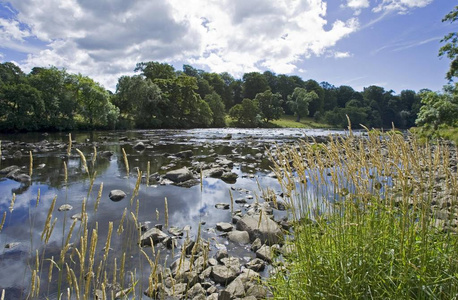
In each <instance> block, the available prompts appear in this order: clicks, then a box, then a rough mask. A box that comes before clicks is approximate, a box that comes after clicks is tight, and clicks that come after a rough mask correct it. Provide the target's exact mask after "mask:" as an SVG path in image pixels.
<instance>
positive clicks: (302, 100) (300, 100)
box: [288, 88, 318, 122]
mask: <svg viewBox="0 0 458 300" xmlns="http://www.w3.org/2000/svg"><path fill="white" fill-rule="evenodd" d="M316 98H318V95H317V94H316V93H315V92H313V91H312V92H307V90H305V89H303V88H295V89H294V92H293V93H292V94H291V95H290V96H288V106H289V107H290V109H291V111H292V112H293V113H294V115H295V116H296V117H297V119H296V121H297V122H300V121H301V118H302V117H305V116H307V115H308V114H309V103H310V102H312V101H314V100H316Z"/></svg>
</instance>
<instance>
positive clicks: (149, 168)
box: [146, 160, 151, 186]
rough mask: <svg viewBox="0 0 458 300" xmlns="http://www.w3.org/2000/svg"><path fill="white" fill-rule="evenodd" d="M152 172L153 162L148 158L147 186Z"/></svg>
mask: <svg viewBox="0 0 458 300" xmlns="http://www.w3.org/2000/svg"><path fill="white" fill-rule="evenodd" d="M150 173H151V162H150V161H149V160H148V165H147V167H146V186H149V177H150Z"/></svg>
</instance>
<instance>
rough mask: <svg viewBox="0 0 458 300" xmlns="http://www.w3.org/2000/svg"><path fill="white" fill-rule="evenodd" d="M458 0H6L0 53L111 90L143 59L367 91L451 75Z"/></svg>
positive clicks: (424, 84)
mask: <svg viewBox="0 0 458 300" xmlns="http://www.w3.org/2000/svg"><path fill="white" fill-rule="evenodd" d="M455 5H458V1H453V0H332V1H331V0H329V1H322V0H277V1H267V0H213V1H212V0H207V1H203V0H187V1H177V0H168V1H164V0H132V1H125V0H99V1H93V0H42V1H33V0H11V1H1V0H0V60H1V61H13V62H15V63H16V64H18V65H19V66H20V67H21V68H22V69H23V70H24V71H25V72H29V71H30V69H31V68H32V67H34V66H44V67H47V66H51V65H53V66H56V67H59V68H66V69H67V70H68V71H69V72H71V73H82V74H83V75H87V76H90V77H92V78H94V79H95V80H97V81H99V82H100V83H102V84H103V85H104V86H105V87H106V88H108V89H111V90H112V91H114V90H115V86H116V82H117V79H118V78H119V77H120V76H121V75H131V74H133V69H134V68H135V64H136V63H137V62H141V61H161V62H167V63H170V64H172V65H174V66H175V68H176V69H181V68H182V65H183V64H190V65H192V66H194V67H196V68H199V69H204V70H206V71H213V72H223V71H228V72H229V73H231V74H232V75H233V76H234V77H236V78H240V77H241V75H243V73H245V72H251V71H259V72H263V71H265V70H271V71H273V72H275V73H277V74H289V75H293V74H294V75H299V76H300V77H302V78H303V79H304V80H308V79H314V80H317V81H318V82H321V81H327V82H329V83H331V84H334V85H336V86H339V85H350V86H352V87H353V88H355V89H356V90H362V89H363V88H364V87H367V86H369V85H379V86H382V87H384V88H385V89H386V90H394V92H395V93H400V92H401V91H402V90H404V89H413V90H416V91H418V90H420V89H422V88H429V89H431V90H435V91H438V90H440V89H441V88H442V86H443V85H444V84H446V83H447V81H446V80H445V78H444V77H445V73H446V71H447V69H448V66H449V60H448V59H446V58H443V59H439V58H438V50H439V48H440V46H441V43H440V39H441V38H442V37H443V36H444V35H445V34H447V33H449V32H452V31H456V28H457V24H450V23H442V22H441V20H442V18H443V17H444V16H445V14H447V13H448V12H449V11H451V10H452V9H453V7H454V6H455Z"/></svg>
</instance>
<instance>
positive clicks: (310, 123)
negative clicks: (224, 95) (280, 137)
mask: <svg viewBox="0 0 458 300" xmlns="http://www.w3.org/2000/svg"><path fill="white" fill-rule="evenodd" d="M226 124H227V125H228V126H229V127H237V126H236V124H235V122H234V120H232V119H231V118H229V116H226ZM262 127H267V128H305V129H310V128H331V126H330V125H329V124H325V123H318V122H315V120H314V119H313V118H302V119H301V121H300V122H296V117H295V116H290V115H283V116H282V117H281V118H280V119H278V120H274V121H270V122H268V123H267V124H266V123H263V124H262Z"/></svg>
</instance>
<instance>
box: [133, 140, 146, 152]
mask: <svg viewBox="0 0 458 300" xmlns="http://www.w3.org/2000/svg"><path fill="white" fill-rule="evenodd" d="M145 148H146V147H145V144H144V143H143V142H138V143H136V144H135V145H134V149H135V150H138V151H142V150H144V149H145Z"/></svg>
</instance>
